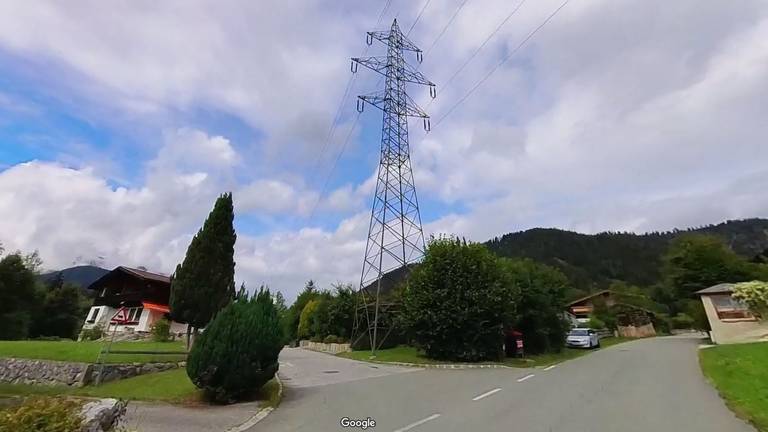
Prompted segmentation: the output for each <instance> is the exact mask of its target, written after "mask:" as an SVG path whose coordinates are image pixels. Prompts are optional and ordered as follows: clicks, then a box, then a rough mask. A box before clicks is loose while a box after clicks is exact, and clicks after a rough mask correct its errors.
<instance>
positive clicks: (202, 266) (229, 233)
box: [170, 193, 237, 328]
mask: <svg viewBox="0 0 768 432" xmlns="http://www.w3.org/2000/svg"><path fill="white" fill-rule="evenodd" d="M233 219H234V210H233V206H232V194H231V193H226V194H223V195H221V196H220V197H219V198H218V199H217V200H216V203H215V204H214V206H213V210H212V211H211V213H210V215H208V218H207V219H206V220H205V223H204V224H203V227H202V228H201V229H200V231H198V232H197V235H195V237H194V238H193V239H192V242H191V243H190V245H189V248H188V249H187V254H186V256H185V257H184V261H183V262H182V263H181V264H179V265H178V266H176V272H175V273H174V275H173V279H172V280H171V300H170V309H171V316H172V317H173V319H174V320H176V321H179V322H185V323H189V324H190V325H191V326H192V327H196V328H202V327H205V326H206V325H207V324H208V322H210V320H211V319H212V318H213V316H214V315H215V314H216V312H217V311H219V310H220V309H221V308H222V307H224V306H226V305H227V304H228V303H229V302H231V301H232V298H233V297H234V295H235V261H234V254H235V240H236V238H237V236H236V234H235V229H234V227H233V225H232V221H233Z"/></svg>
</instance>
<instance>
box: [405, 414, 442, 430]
mask: <svg viewBox="0 0 768 432" xmlns="http://www.w3.org/2000/svg"><path fill="white" fill-rule="evenodd" d="M438 417H440V414H437V413H435V414H432V415H431V416H429V417H427V418H423V419H421V420H419V421H417V422H414V423H411V424H409V425H408V426H405V427H402V428H400V429H397V430H396V431H395V432H405V431H408V430H411V429H413V428H415V427H416V426H421V425H423V424H424V423H426V422H428V421H432V420H434V419H436V418H438Z"/></svg>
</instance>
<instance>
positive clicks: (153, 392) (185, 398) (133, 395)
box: [0, 368, 280, 407]
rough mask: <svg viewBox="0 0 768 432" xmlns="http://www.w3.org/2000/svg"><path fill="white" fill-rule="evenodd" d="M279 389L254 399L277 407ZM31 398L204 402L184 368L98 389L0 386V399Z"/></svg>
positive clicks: (272, 386)
mask: <svg viewBox="0 0 768 432" xmlns="http://www.w3.org/2000/svg"><path fill="white" fill-rule="evenodd" d="M279 388H280V386H279V384H278V383H277V380H275V379H273V380H271V381H269V382H268V383H266V384H265V385H264V386H263V387H262V388H261V389H259V391H258V392H256V395H255V397H254V400H259V401H264V404H265V405H266V406H271V407H276V406H277V405H279V404H280V392H279ZM31 395H45V396H57V395H67V396H85V397H99V398H118V399H126V400H142V401H162V402H169V403H201V402H203V394H202V391H201V390H199V389H198V388H197V387H195V385H194V384H192V381H190V380H189V377H187V371H186V370H185V369H183V368H180V369H174V370H170V371H165V372H158V373H153V374H147V375H140V376H137V377H133V378H127V379H124V380H119V381H112V382H108V383H105V384H102V385H100V386H98V387H92V386H88V387H82V388H72V387H64V386H39V385H29V384H4V383H0V398H2V397H8V396H31Z"/></svg>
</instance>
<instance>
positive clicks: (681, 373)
mask: <svg viewBox="0 0 768 432" xmlns="http://www.w3.org/2000/svg"><path fill="white" fill-rule="evenodd" d="M698 343H699V339H697V338H694V337H690V336H683V337H669V338H655V339H646V340H639V341H634V342H630V343H625V344H620V345H616V346H613V347H610V348H607V349H604V350H600V351H597V352H594V353H591V354H590V355H588V356H584V357H581V358H578V359H575V360H571V361H568V362H565V363H563V364H560V365H557V366H555V367H554V368H547V369H475V370H434V369H427V370H413V371H412V372H409V373H403V370H402V369H401V368H386V369H370V370H366V369H365V368H367V367H368V366H369V365H367V364H365V363H359V362H353V361H351V360H345V359H338V358H334V357H331V356H327V355H324V354H317V353H311V354H307V355H306V357H305V353H304V352H302V351H293V350H291V351H287V352H286V355H285V356H284V357H285V358H284V362H286V363H291V364H292V365H293V366H289V365H281V376H286V377H287V378H290V379H289V380H287V381H286V391H285V399H284V402H283V403H282V404H281V405H280V407H279V408H278V409H277V410H276V411H275V412H273V413H272V414H271V415H270V416H268V417H267V418H266V419H264V420H263V421H262V422H260V423H258V424H256V425H255V426H254V427H253V428H251V429H250V431H251V432H259V431H270V432H275V431H277V432H280V431H337V430H349V429H344V428H342V427H341V426H340V419H341V418H342V417H350V418H354V419H365V418H367V417H371V418H373V419H374V420H375V421H376V427H375V428H374V429H368V430H376V431H389V432H405V431H425V432H426V431H460V432H466V431H472V432H475V431H476V432H481V431H510V430H516V431H526V432H617V431H621V432H667V431H668V432H685V431H695V432H754V429H753V428H752V427H751V426H748V425H747V424H745V423H744V422H743V421H741V420H739V419H737V418H736V417H735V416H734V415H733V414H732V413H731V412H730V411H729V410H728V409H727V408H726V407H725V405H724V403H723V402H722V400H721V399H720V398H719V397H718V395H717V394H716V392H715V391H714V390H713V389H712V388H711V387H710V386H709V385H708V384H707V383H706V382H705V381H704V378H703V377H702V375H701V372H700V370H699V366H698V359H697V345H698ZM319 355H323V356H325V358H322V359H321V358H320V357H317V356H319ZM291 359H293V360H296V362H295V363H294V361H292V360H291ZM301 359H305V360H301ZM316 362H317V363H316ZM350 362H351V363H355V364H354V365H352V364H351V363H350ZM305 364H307V365H314V366H311V367H309V368H308V369H306V370H307V374H306V376H304V374H303V372H302V369H301V368H302V365H305ZM291 367H293V368H295V369H294V370H291ZM324 368H328V369H324ZM319 369H324V370H339V371H340V372H339V373H338V374H336V373H331V374H325V373H323V375H318V373H317V372H318V370H319ZM344 369H347V370H349V371H350V372H349V373H348V374H346V378H345V377H344V375H342V372H341V370H344ZM321 372H322V371H321ZM367 374H370V377H366V376H365V375H367ZM326 375H331V376H332V375H338V377H329V376H326ZM320 377H322V378H320ZM347 378H349V379H347ZM334 380H336V381H334Z"/></svg>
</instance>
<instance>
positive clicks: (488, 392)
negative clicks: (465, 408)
mask: <svg viewBox="0 0 768 432" xmlns="http://www.w3.org/2000/svg"><path fill="white" fill-rule="evenodd" d="M500 391H501V389H500V388H498V387H496V388H495V389H493V390H491V391H487V392H485V393H483V394H481V395H477V396H475V397H473V398H472V400H473V401H479V400H480V399H482V398H485V397H488V396H490V395H492V394H494V393H498V392H500Z"/></svg>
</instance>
